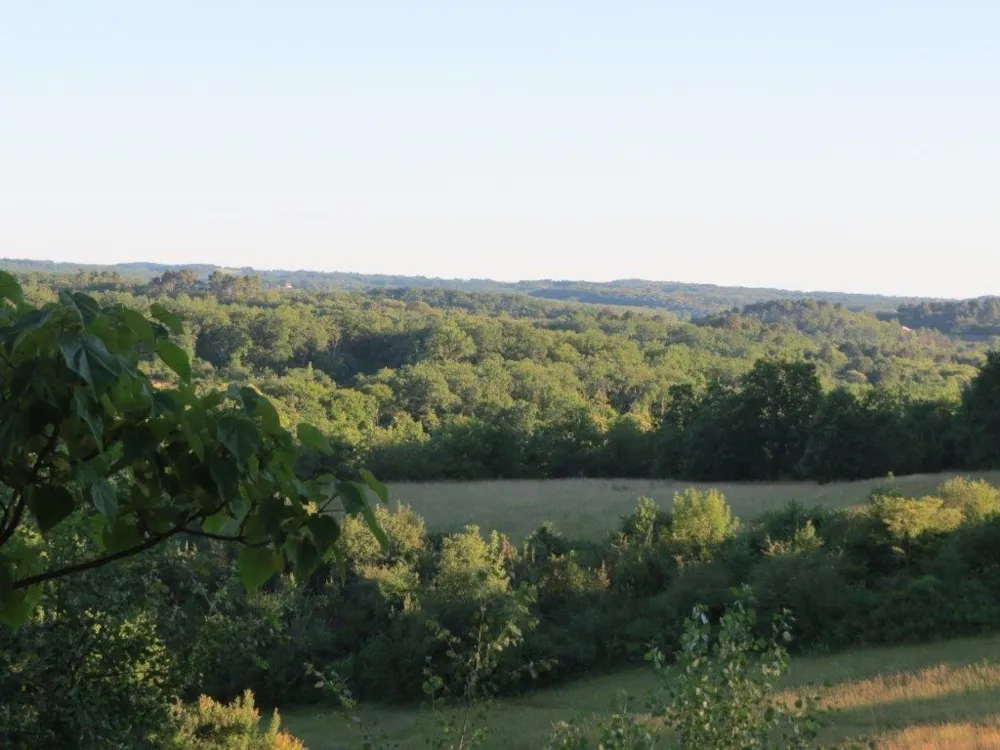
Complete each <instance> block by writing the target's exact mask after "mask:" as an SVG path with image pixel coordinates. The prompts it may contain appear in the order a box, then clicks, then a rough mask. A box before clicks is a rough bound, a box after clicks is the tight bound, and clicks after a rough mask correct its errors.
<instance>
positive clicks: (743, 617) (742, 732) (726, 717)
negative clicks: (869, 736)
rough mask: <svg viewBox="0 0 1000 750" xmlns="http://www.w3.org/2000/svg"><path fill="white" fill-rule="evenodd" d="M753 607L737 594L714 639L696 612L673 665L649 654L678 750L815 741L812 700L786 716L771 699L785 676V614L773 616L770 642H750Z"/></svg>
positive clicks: (745, 593)
mask: <svg viewBox="0 0 1000 750" xmlns="http://www.w3.org/2000/svg"><path fill="white" fill-rule="evenodd" d="M753 604H754V599H753V594H752V592H751V591H750V588H749V587H748V586H744V587H742V588H741V589H739V590H737V591H736V600H735V601H734V602H733V604H732V605H730V606H729V607H728V608H727V609H726V613H725V614H724V615H723V616H722V619H721V620H720V621H719V627H718V633H717V634H715V635H713V629H712V626H711V623H710V622H709V619H708V614H707V610H706V609H705V608H704V607H702V606H700V605H699V606H697V607H695V609H694V612H693V613H692V615H691V618H690V619H689V620H688V623H687V626H686V627H685V630H684V636H683V638H682V639H681V643H682V646H681V649H680V651H678V652H677V654H676V660H677V663H676V666H675V667H673V668H671V667H668V666H667V663H666V659H665V657H664V655H663V654H662V653H661V652H659V651H656V650H654V651H653V652H652V653H651V654H650V655H649V657H648V658H649V660H650V661H652V663H653V666H654V668H655V669H656V671H657V672H658V673H660V674H661V675H663V676H664V678H665V681H664V684H665V685H666V691H665V692H666V698H667V701H666V704H665V707H664V709H663V711H662V716H663V718H664V719H665V722H666V725H667V726H668V727H669V728H670V729H671V730H672V732H673V734H674V736H675V738H676V741H677V744H678V746H679V747H684V748H689V747H690V748H695V747H699V748H700V747H704V748H709V747H710V748H713V750H748V749H749V748H773V749H774V750H778V748H782V749H785V748H804V747H808V746H809V744H810V743H811V742H812V740H813V739H814V738H815V736H816V731H817V729H818V725H817V723H816V720H815V718H814V717H813V716H812V715H811V714H812V713H813V709H814V703H815V701H816V700H818V698H807V699H805V700H802V699H799V700H798V701H796V703H795V706H794V708H792V709H789V708H788V706H787V705H786V704H785V702H783V701H781V700H780V699H779V698H778V696H777V694H776V687H777V682H778V679H779V678H780V677H781V676H782V675H783V674H784V673H785V672H786V671H787V670H788V651H787V649H786V644H787V643H788V642H790V641H791V639H792V634H791V622H792V619H791V615H790V613H789V612H788V611H787V610H785V611H783V612H781V613H780V614H778V615H777V616H776V617H775V619H774V621H773V622H772V624H771V634H770V636H769V637H766V638H762V637H759V636H757V635H755V630H756V625H757V622H756V620H757V615H756V612H755V610H754V608H753ZM670 678H673V679H670Z"/></svg>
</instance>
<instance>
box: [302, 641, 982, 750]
mask: <svg viewBox="0 0 1000 750" xmlns="http://www.w3.org/2000/svg"><path fill="white" fill-rule="evenodd" d="M827 681H829V682H831V683H833V684H832V686H831V687H829V688H822V687H821V688H820V689H819V690H818V692H819V693H820V694H822V695H823V705H825V706H826V707H827V708H828V709H829V712H830V713H829V717H828V718H829V721H830V724H829V726H828V727H827V728H826V729H825V730H824V735H825V736H824V737H823V739H824V740H826V741H828V742H838V743H839V742H844V741H847V740H849V739H851V738H857V737H861V736H867V737H872V738H875V739H877V740H878V741H879V743H880V746H881V747H885V748H893V749H896V748H1000V637H994V638H982V639H964V640H956V641H948V642H943V643H937V644H930V645H921V646H903V647H897V648H879V649H866V650H858V651H851V652H846V653H843V654H839V655H836V656H831V657H822V658H819V657H812V658H802V659H797V660H795V661H793V664H792V670H791V672H790V674H789V675H788V678H787V679H786V681H785V683H786V684H785V688H786V690H787V691H788V695H789V696H790V697H791V696H793V695H795V694H797V693H798V691H800V690H803V691H804V689H805V688H806V686H813V687H812V688H810V692H814V691H815V690H816V686H822V685H823V684H824V683H826V682H827ZM653 684H654V677H653V675H652V674H651V672H650V671H649V670H648V669H643V668H637V669H633V670H628V671H624V672H620V673H617V674H612V675H603V676H600V677H594V678H591V679H587V680H581V681H579V682H576V683H574V684H571V685H567V686H564V687H560V688H554V689H550V690H542V691H538V692H536V693H534V694H532V695H529V696H525V697H521V698H517V699H512V700H506V701H501V702H499V703H497V704H496V705H495V706H494V707H493V708H492V710H491V712H490V714H489V718H488V726H489V728H490V730H491V732H490V735H489V737H488V739H487V741H486V743H485V745H484V746H483V748H484V750H520V749H521V748H524V749H525V750H529V749H530V750H538V748H542V747H544V746H545V742H546V740H547V738H548V737H549V735H550V732H551V729H552V726H553V724H554V723H556V722H558V721H560V720H563V719H570V718H573V717H579V718H581V719H583V720H586V719H587V717H589V716H593V715H594V714H595V713H607V712H609V711H610V710H611V709H612V708H613V707H614V705H615V703H616V693H617V692H618V691H621V690H626V691H628V692H629V693H630V694H632V695H635V696H638V697H642V695H643V694H644V693H645V692H646V691H647V690H648V689H649V688H650V687H652V686H653ZM359 715H360V716H361V717H362V718H363V720H364V722H365V723H366V724H367V725H368V726H371V727H374V728H376V729H377V730H378V731H379V732H381V733H384V735H385V737H386V738H387V739H388V740H390V741H391V742H395V743H398V747H399V748H400V749H401V750H409V749H411V748H413V749H416V748H424V747H426V740H427V738H428V736H429V729H428V727H429V721H430V717H429V716H428V714H427V713H426V712H422V711H421V710H419V709H415V708H413V709H408V708H366V709H364V710H362V711H361V712H360V713H359ZM284 719H285V724H286V726H287V728H288V729H289V730H290V731H292V732H293V733H294V734H296V735H297V736H299V737H301V738H302V739H303V740H304V741H305V742H306V744H307V746H308V747H309V748H310V750H334V749H336V750H340V749H341V748H345V749H346V748H361V747H362V744H361V734H360V731H359V729H358V725H357V724H351V723H348V722H345V721H344V720H343V719H342V718H341V717H340V716H338V715H336V714H332V713H326V712H323V711H320V710H316V709H309V710H299V711H289V712H287V713H286V714H285V715H284Z"/></svg>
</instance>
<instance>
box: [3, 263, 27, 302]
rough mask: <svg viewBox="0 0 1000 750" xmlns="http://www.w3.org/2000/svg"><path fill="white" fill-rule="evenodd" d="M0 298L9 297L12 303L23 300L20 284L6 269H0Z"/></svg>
mask: <svg viewBox="0 0 1000 750" xmlns="http://www.w3.org/2000/svg"><path fill="white" fill-rule="evenodd" d="M0 299H9V300H10V301H11V302H14V303H17V302H23V301H24V292H23V291H22V290H21V285H20V284H18V283H17V279H15V278H14V277H13V276H12V275H11V274H9V273H8V272H7V271H0Z"/></svg>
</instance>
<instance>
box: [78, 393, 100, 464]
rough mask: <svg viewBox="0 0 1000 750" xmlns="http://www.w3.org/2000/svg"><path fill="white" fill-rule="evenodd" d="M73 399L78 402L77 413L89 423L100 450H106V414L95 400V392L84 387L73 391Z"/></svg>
mask: <svg viewBox="0 0 1000 750" xmlns="http://www.w3.org/2000/svg"><path fill="white" fill-rule="evenodd" d="M73 401H74V402H75V404H76V415H77V416H78V417H79V418H80V419H82V420H83V421H84V422H86V423H87V426H88V427H89V428H90V432H91V434H92V435H93V436H94V440H95V441H96V442H97V448H98V450H104V415H103V414H102V413H101V405H100V404H99V403H98V402H97V401H96V400H94V397H93V394H91V393H88V392H87V391H86V390H85V389H82V388H77V389H76V390H75V391H73Z"/></svg>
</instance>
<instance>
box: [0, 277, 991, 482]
mask: <svg viewBox="0 0 1000 750" xmlns="http://www.w3.org/2000/svg"><path fill="white" fill-rule="evenodd" d="M0 265H5V266H6V267H7V268H9V269H11V270H13V271H14V273H15V274H16V275H17V276H19V277H20V280H21V282H22V285H23V287H24V290H25V294H26V295H27V297H28V298H29V299H30V300H32V301H34V302H39V303H40V302H46V301H52V300H55V299H56V296H57V293H58V292H59V291H61V290H63V289H66V288H72V289H76V290H80V291H83V292H85V293H87V294H90V295H92V296H93V297H94V298H95V299H96V301H97V303H98V304H108V305H124V306H125V307H128V308H133V309H138V310H145V309H148V308H149V306H150V305H151V303H154V302H156V303H158V304H160V305H162V306H164V307H166V308H167V309H168V310H170V311H171V312H173V313H175V314H177V315H179V316H180V317H181V318H183V320H184V321H185V333H184V335H183V336H182V337H179V338H178V341H177V343H178V344H179V345H181V346H183V348H184V349H185V350H186V351H187V352H189V355H190V356H191V362H192V368H193V370H194V374H195V376H196V377H197V378H198V379H199V380H200V381H202V382H204V383H205V384H216V385H219V386H220V387H222V388H225V387H226V385H228V384H230V383H236V384H252V385H254V386H255V387H256V388H258V389H259V390H260V391H261V392H263V393H265V394H267V395H268V396H270V397H271V398H272V399H274V404H275V407H276V409H277V410H278V412H279V414H280V416H281V418H282V419H283V420H284V421H285V422H286V423H287V424H297V423H298V422H302V421H306V422H309V423H310V424H313V425H315V426H316V427H318V428H319V429H321V430H322V431H323V432H324V433H325V434H326V435H327V436H328V437H329V438H330V439H331V440H333V441H334V443H335V444H336V445H337V446H338V448H337V455H336V457H333V458H330V460H328V461H326V464H325V465H324V466H325V468H324V470H332V471H333V472H334V473H337V474H345V475H346V474H350V473H351V472H354V471H357V470H358V469H359V468H360V467H361V466H365V467H367V468H369V469H371V470H372V471H374V472H375V473H376V475H377V476H380V477H381V478H384V479H392V480H403V479H409V480H439V479H490V478H545V477H574V476H593V477H649V476H661V477H682V478H690V479H704V480H711V481H728V480H743V479H753V480H773V479H790V478H813V479H821V480H833V479H854V478H863V477H872V476H884V475H885V474H887V473H888V472H893V473H896V474H908V473H920V472H933V471H942V470H946V469H955V470H959V469H974V468H994V467H997V468H1000V353H998V352H993V353H990V349H991V348H994V349H995V348H996V341H994V338H995V337H994V336H992V335H991V332H992V331H996V330H998V329H997V327H996V323H997V320H998V303H997V300H992V299H987V300H972V301H967V302H938V301H931V300H927V301H920V300H918V301H907V300H897V299H893V298H890V297H864V296H857V297H852V296H849V295H828V296H830V297H832V298H833V300H830V299H817V298H815V297H813V298H801V297H799V298H796V299H791V298H788V295H792V294H794V293H792V292H780V291H773V290H766V289H738V288H725V287H712V286H698V285H683V284H664V283H659V284H658V283H653V282H638V281H620V282H612V283H608V284H585V283H579V282H575V283H571V282H565V283H563V282H519V283H516V284H500V283H497V282H490V281H442V280H438V279H422V278H410V277H393V276H362V275H356V274H337V273H327V274H323V273H314V272H305V271H301V272H284V271H266V272H262V273H260V274H257V273H256V272H254V271H252V269H220V268H216V267H214V266H198V267H194V268H178V267H168V266H160V265H152V264H127V265H120V266H109V267H103V268H101V267H87V266H83V265H71V264H57V263H40V262H36V261H7V262H2V261H0ZM442 284H451V285H453V286H452V287H450V288H449V287H444V286H441V285H442ZM462 285H464V286H465V287H467V288H454V287H455V286H462ZM477 286H478V287H482V289H481V290H477V289H475V288H474V287H477ZM584 289H587V290H591V292H587V293H584V292H582V291H580V290H584ZM594 290H596V291H594ZM769 294H774V295H779V296H780V297H781V298H778V299H766V296H767V295H769ZM552 297H558V299H552ZM582 299H586V300H600V301H601V302H603V303H605V304H600V305H598V304H588V303H587V302H582V301H580V300H582ZM624 303H630V304H624ZM637 303H642V304H643V305H644V306H641V307H640V306H638V304H637ZM658 303H659V305H660V306H657V304H658ZM852 303H857V304H856V305H855V304H852ZM897 303H898V305H897ZM865 304H868V305H869V306H873V307H875V308H876V309H875V310H874V311H873V310H870V309H854V308H855V307H864V305H865ZM897 306H898V310H897V309H896V307H897ZM879 307H882V308H885V309H883V310H878V309H877V308H879ZM928 326H935V327H939V328H940V329H941V330H936V329H935V328H929V327H928ZM154 374H156V373H154ZM157 377H159V378H160V379H162V380H164V381H169V379H170V374H169V372H163V373H160V374H158V375H157ZM994 448H995V450H994ZM316 468H317V470H318V469H319V468H323V467H318V466H317V467H316Z"/></svg>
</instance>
